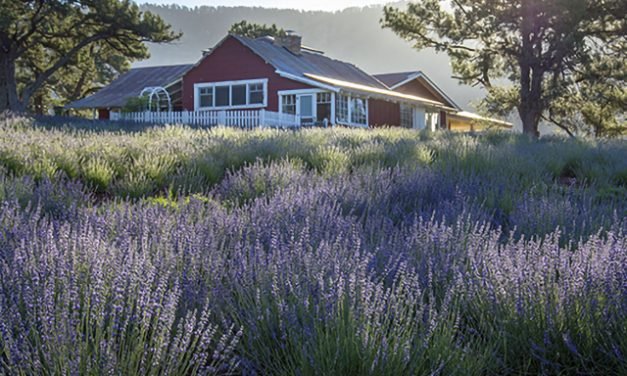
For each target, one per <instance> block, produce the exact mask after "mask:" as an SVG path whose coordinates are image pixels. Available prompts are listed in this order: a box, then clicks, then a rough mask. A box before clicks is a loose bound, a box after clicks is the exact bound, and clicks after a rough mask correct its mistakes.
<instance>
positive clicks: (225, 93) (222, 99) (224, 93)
mask: <svg viewBox="0 0 627 376" xmlns="http://www.w3.org/2000/svg"><path fill="white" fill-rule="evenodd" d="M229 88H230V87H229V86H216V107H226V106H228V105H229V102H230V101H229Z"/></svg>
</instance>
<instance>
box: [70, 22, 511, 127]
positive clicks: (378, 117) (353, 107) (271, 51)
mask: <svg viewBox="0 0 627 376" xmlns="http://www.w3.org/2000/svg"><path fill="white" fill-rule="evenodd" d="M146 88H160V89H161V90H162V91H166V92H167V94H168V96H169V98H170V100H171V102H170V103H171V108H170V109H173V110H174V111H177V110H179V111H180V110H187V111H195V112H202V111H232V110H261V109H264V110H267V111H272V112H277V113H280V114H293V115H296V116H297V117H298V118H299V119H300V123H301V124H303V125H320V126H326V125H346V126H357V127H368V126H370V127H375V126H383V125H395V126H403V127H407V128H416V129H424V128H429V129H436V128H445V129H455V130H470V129H473V124H475V128H476V127H477V126H478V125H477V124H478V123H477V122H476V120H487V121H488V122H489V123H490V124H492V125H497V126H504V127H509V124H508V123H505V122H500V121H496V120H493V119H484V118H480V117H479V116H477V115H474V114H470V113H467V112H463V111H461V109H460V107H459V106H457V105H456V104H455V103H454V102H453V101H452V100H451V99H450V97H448V96H447V95H446V94H445V93H444V92H443V91H442V90H440V89H439V88H438V87H437V86H436V85H435V84H434V83H433V82H432V81H431V80H429V78H428V77H426V76H425V75H424V74H422V73H421V72H407V73H392V74H383V75H370V74H368V73H366V72H364V71H362V70H361V69H359V68H357V67H356V66H355V65H352V64H349V63H346V62H342V61H339V60H334V59H331V58H329V57H327V56H325V55H324V53H323V52H321V51H318V50H315V49H312V48H308V47H305V46H303V45H302V44H301V37H300V36H298V35H295V34H293V33H288V34H287V35H285V36H282V37H277V38H272V37H263V38H257V39H251V38H246V37H241V36H237V35H232V34H230V35H228V36H226V37H225V38H224V39H222V40H221V41H220V42H219V43H218V44H217V45H216V46H215V47H214V48H212V49H211V50H210V51H208V52H207V53H205V54H204V56H203V57H202V58H201V59H200V60H199V61H198V62H197V63H196V64H194V65H177V66H163V67H151V68H137V69H132V70H131V71H129V72H128V73H126V74H124V75H122V76H120V77H119V78H118V79H117V80H115V81H114V82H112V83H111V84H110V85H109V86H107V87H105V88H103V89H102V90H100V91H99V92H97V93H96V94H94V95H92V96H91V97H87V98H84V99H81V100H79V101H76V102H74V103H72V104H70V105H69V106H68V107H69V108H92V109H97V110H98V114H99V118H105V119H106V118H109V116H110V114H111V113H116V112H118V111H119V110H120V109H121V108H122V107H124V105H125V103H126V102H128V100H129V99H130V98H132V97H137V96H138V95H140V93H142V91H144V92H145V89H146Z"/></svg>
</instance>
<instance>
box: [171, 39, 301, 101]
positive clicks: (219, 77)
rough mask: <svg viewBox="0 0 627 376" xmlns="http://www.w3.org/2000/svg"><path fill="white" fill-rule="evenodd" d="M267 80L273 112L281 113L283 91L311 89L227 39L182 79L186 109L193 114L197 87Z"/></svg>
mask: <svg viewBox="0 0 627 376" xmlns="http://www.w3.org/2000/svg"><path fill="white" fill-rule="evenodd" d="M256 78H267V79H268V107H267V109H268V110H270V111H278V110H279V103H278V102H279V96H278V91H280V90H293V89H307V88H311V86H308V85H305V84H302V83H300V82H296V81H292V80H288V79H286V78H283V77H281V76H279V75H278V74H276V73H275V68H274V67H272V66H271V65H270V64H267V63H266V62H265V61H264V60H263V59H262V58H261V57H259V56H258V55H256V54H255V53H254V52H252V51H251V50H250V49H248V48H247V47H245V46H244V45H242V44H241V43H240V42H239V41H238V40H237V39H235V38H233V37H227V39H226V40H224V41H223V43H222V44H221V45H219V46H218V47H216V48H215V49H214V50H213V52H212V53H211V54H209V55H207V56H205V57H204V58H203V59H201V61H200V62H199V63H198V65H196V66H195V67H193V68H192V69H190V70H189V71H188V72H187V73H186V74H185V75H184V76H183V92H182V99H183V108H184V109H186V110H190V111H191V110H194V84H196V83H201V82H220V81H237V80H249V79H256Z"/></svg>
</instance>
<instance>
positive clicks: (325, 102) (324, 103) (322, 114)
mask: <svg viewBox="0 0 627 376" xmlns="http://www.w3.org/2000/svg"><path fill="white" fill-rule="evenodd" d="M316 114H317V117H318V119H319V120H320V121H322V120H324V119H327V120H328V121H330V120H331V93H318V96H317V98H316Z"/></svg>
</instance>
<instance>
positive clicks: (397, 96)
mask: <svg viewBox="0 0 627 376" xmlns="http://www.w3.org/2000/svg"><path fill="white" fill-rule="evenodd" d="M307 77H309V78H311V79H313V80H316V81H320V82H324V83H327V84H329V85H333V86H335V87H339V88H341V89H344V90H346V91H349V92H359V93H363V94H365V95H369V96H375V97H378V98H382V99H391V100H402V101H406V102H417V103H420V104H422V105H427V106H431V107H436V108H440V109H444V110H449V111H450V110H453V111H454V110H455V109H454V108H451V107H448V106H446V104H444V103H442V102H438V101H434V100H431V99H427V98H423V97H418V96H416V95H410V94H403V93H399V92H397V91H393V90H390V89H380V88H374V87H372V86H366V85H359V84H356V83H354V82H347V81H343V80H337V79H334V78H329V77H322V76H318V75H314V74H308V73H307Z"/></svg>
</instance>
